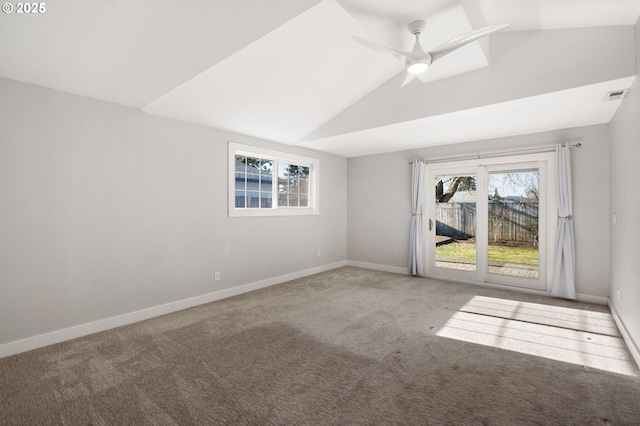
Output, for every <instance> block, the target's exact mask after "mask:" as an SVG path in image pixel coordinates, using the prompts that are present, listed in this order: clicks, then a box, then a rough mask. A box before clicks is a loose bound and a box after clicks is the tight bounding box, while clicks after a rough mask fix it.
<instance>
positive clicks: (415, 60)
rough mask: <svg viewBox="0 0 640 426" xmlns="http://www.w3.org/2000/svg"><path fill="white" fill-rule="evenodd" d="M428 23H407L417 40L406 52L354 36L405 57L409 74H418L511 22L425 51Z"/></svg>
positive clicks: (418, 21)
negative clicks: (423, 41)
mask: <svg viewBox="0 0 640 426" xmlns="http://www.w3.org/2000/svg"><path fill="white" fill-rule="evenodd" d="M426 25H427V22H426V21H423V20H417V21H413V22H411V23H409V25H407V29H408V30H409V32H410V33H411V34H412V35H414V36H415V38H416V42H415V44H414V45H413V49H412V50H411V52H405V51H402V50H396V49H392V48H390V47H385V46H381V45H379V44H376V43H373V42H371V41H368V40H364V39H361V38H360V37H356V36H353V38H354V40H356V41H357V42H358V43H360V44H362V45H363V46H365V47H368V48H369V49H374V50H380V51H383V52H387V53H391V54H392V55H394V56H396V57H398V58H400V59H404V66H405V69H406V70H407V72H408V73H409V74H413V75H418V74H421V73H423V72H425V71H426V70H427V69H428V68H429V66H430V65H431V64H432V63H433V62H435V61H436V60H438V59H440V58H442V57H443V56H445V55H447V54H448V53H451V52H453V51H454V50H456V49H458V48H460V47H462V46H464V45H466V44H468V43H471V42H472V41H476V40H478V39H480V38H482V37H486V36H488V35H489V34H492V33H495V32H497V31H501V30H503V29H505V28H507V27H508V26H509V24H497V25H490V26H488V27H483V28H478V29H477V30H473V31H470V32H468V33H465V34H462V35H459V36H457V37H454V38H452V39H451V40H449V41H447V42H446V43H443V44H441V45H439V46H437V47H436V48H434V49H431V50H430V51H429V52H425V51H424V49H423V48H422V46H421V45H420V33H421V32H422V31H423V30H424V28H425V26H426Z"/></svg>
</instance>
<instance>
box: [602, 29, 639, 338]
mask: <svg viewBox="0 0 640 426" xmlns="http://www.w3.org/2000/svg"><path fill="white" fill-rule="evenodd" d="M636 72H638V75H637V76H636V80H635V82H634V83H633V86H632V87H631V89H630V90H629V92H628V93H627V95H626V97H625V99H624V100H623V101H622V105H621V106H620V109H619V110H618V112H617V113H616V115H615V117H614V119H613V120H612V121H611V125H610V127H611V191H610V194H609V196H610V200H611V201H610V203H611V216H613V215H614V214H615V215H616V217H617V224H616V225H613V220H612V218H611V220H610V221H609V224H610V225H609V226H610V230H611V293H610V296H609V299H610V301H611V303H612V304H613V306H614V308H615V309H616V311H617V312H618V314H619V316H620V318H621V319H622V321H623V322H624V325H625V326H626V328H627V331H628V332H629V334H630V335H631V337H632V339H633V340H634V342H635V345H636V348H638V347H640V248H639V247H640V246H639V244H640V221H639V220H638V217H639V216H640V190H638V188H637V181H638V160H639V159H640V81H638V80H639V79H640V21H638V23H636ZM618 290H619V297H618Z"/></svg>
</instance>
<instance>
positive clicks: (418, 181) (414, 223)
mask: <svg viewBox="0 0 640 426" xmlns="http://www.w3.org/2000/svg"><path fill="white" fill-rule="evenodd" d="M423 178H424V161H421V160H417V161H414V162H413V164H412V166H411V229H410V231H409V273H410V274H411V275H418V276H420V275H423V274H424V268H423V264H422V263H423V262H422V183H423V180H424V179H423Z"/></svg>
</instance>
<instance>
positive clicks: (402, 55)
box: [351, 36, 409, 60]
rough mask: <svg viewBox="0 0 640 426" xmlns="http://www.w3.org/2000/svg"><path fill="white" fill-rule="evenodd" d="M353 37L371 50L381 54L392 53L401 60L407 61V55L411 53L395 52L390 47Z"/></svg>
mask: <svg viewBox="0 0 640 426" xmlns="http://www.w3.org/2000/svg"><path fill="white" fill-rule="evenodd" d="M351 37H353V39H354V40H355V41H357V42H358V43H360V44H361V45H363V46H365V47H368V48H369V49H373V50H379V51H381V52H387V53H391V54H392V55H394V56H395V57H396V58H398V59H400V60H402V59H405V58H406V57H407V56H406V55H407V53H409V52H403V51H401V50H395V49H392V48H390V47H385V46H381V45H379V44H376V43H374V42H372V41H369V40H365V39H363V38H360V37H358V36H351Z"/></svg>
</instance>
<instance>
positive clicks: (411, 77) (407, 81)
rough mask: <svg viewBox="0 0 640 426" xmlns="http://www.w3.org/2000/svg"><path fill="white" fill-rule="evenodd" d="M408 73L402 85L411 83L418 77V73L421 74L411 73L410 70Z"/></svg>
mask: <svg viewBox="0 0 640 426" xmlns="http://www.w3.org/2000/svg"><path fill="white" fill-rule="evenodd" d="M406 74H407V75H406V76H405V77H404V81H403V82H402V84H401V85H400V87H404V86H406V85H407V84H409V83H411V82H412V81H413V79H414V78H416V76H417V75H419V74H411V73H410V72H408V73H406Z"/></svg>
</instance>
